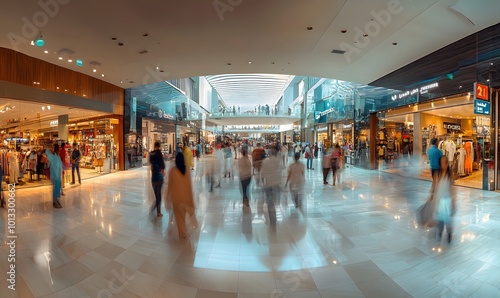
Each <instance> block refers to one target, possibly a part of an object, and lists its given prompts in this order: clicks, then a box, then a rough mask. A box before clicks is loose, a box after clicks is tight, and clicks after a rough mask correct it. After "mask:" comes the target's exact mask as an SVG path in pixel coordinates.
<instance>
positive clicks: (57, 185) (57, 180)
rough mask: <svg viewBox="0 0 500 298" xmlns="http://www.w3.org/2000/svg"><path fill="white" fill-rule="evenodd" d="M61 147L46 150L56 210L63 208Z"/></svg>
mask: <svg viewBox="0 0 500 298" xmlns="http://www.w3.org/2000/svg"><path fill="white" fill-rule="evenodd" d="M57 153H59V145H58V144H55V145H54V146H53V147H50V148H49V147H47V148H45V154H46V156H47V159H48V160H49V163H50V180H51V181H52V206H53V207H54V208H62V205H61V202H59V198H60V197H61V174H62V162H61V158H59V155H57Z"/></svg>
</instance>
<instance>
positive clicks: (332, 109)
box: [319, 108, 335, 117]
mask: <svg viewBox="0 0 500 298" xmlns="http://www.w3.org/2000/svg"><path fill="white" fill-rule="evenodd" d="M333 111H335V109H334V108H329V109H328V110H325V111H323V112H321V113H319V115H320V116H321V117H323V116H325V115H327V114H330V113H332V112H333Z"/></svg>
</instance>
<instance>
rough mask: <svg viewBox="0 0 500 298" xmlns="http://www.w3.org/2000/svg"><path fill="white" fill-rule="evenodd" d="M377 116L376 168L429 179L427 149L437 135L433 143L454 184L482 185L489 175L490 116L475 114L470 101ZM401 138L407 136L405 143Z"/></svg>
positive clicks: (492, 166)
mask: <svg viewBox="0 0 500 298" xmlns="http://www.w3.org/2000/svg"><path fill="white" fill-rule="evenodd" d="M381 120H382V121H380V123H381V125H379V137H378V140H377V144H378V150H377V151H378V152H377V153H378V157H379V169H381V170H384V171H388V172H394V173H398V174H401V175H405V176H408V175H409V176H413V177H418V178H423V179H427V180H431V171H430V168H429V161H428V158H427V150H428V149H429V148H430V146H431V140H432V139H433V138H437V140H438V146H437V147H438V148H439V149H440V150H441V152H442V153H443V155H444V156H446V157H447V158H448V163H449V165H450V170H451V173H452V175H453V178H454V181H455V185H459V186H466V187H473V188H478V189H482V188H483V179H484V177H483V174H484V176H486V177H493V169H494V161H493V160H492V156H491V154H490V151H491V150H493V148H492V144H491V121H490V117H489V116H478V115H475V114H474V105H473V104H466V105H459V106H453V107H447V108H442V109H435V110H428V111H422V112H419V113H412V114H406V115H398V116H390V117H386V118H383V119H381ZM405 138H406V139H408V140H409V141H407V142H406V143H405ZM484 161H486V162H484ZM483 171H487V172H483Z"/></svg>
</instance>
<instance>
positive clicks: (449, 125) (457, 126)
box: [443, 122, 462, 131]
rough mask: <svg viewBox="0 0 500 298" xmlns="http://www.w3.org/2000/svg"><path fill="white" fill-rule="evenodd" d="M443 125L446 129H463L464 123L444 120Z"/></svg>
mask: <svg viewBox="0 0 500 298" xmlns="http://www.w3.org/2000/svg"><path fill="white" fill-rule="evenodd" d="M443 127H444V129H449V130H456V131H460V130H462V125H460V124H457V123H449V122H444V123H443Z"/></svg>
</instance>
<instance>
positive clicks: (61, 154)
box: [59, 143, 69, 196]
mask: <svg viewBox="0 0 500 298" xmlns="http://www.w3.org/2000/svg"><path fill="white" fill-rule="evenodd" d="M66 145H67V143H66V144H64V143H63V144H62V146H61V148H60V149H59V157H60V158H61V162H62V176H61V177H62V187H61V195H62V196H64V195H65V194H64V190H63V189H64V186H65V185H66V181H65V177H66V175H64V171H65V170H67V169H68V166H69V164H68V163H67V162H66ZM68 146H69V145H68Z"/></svg>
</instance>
